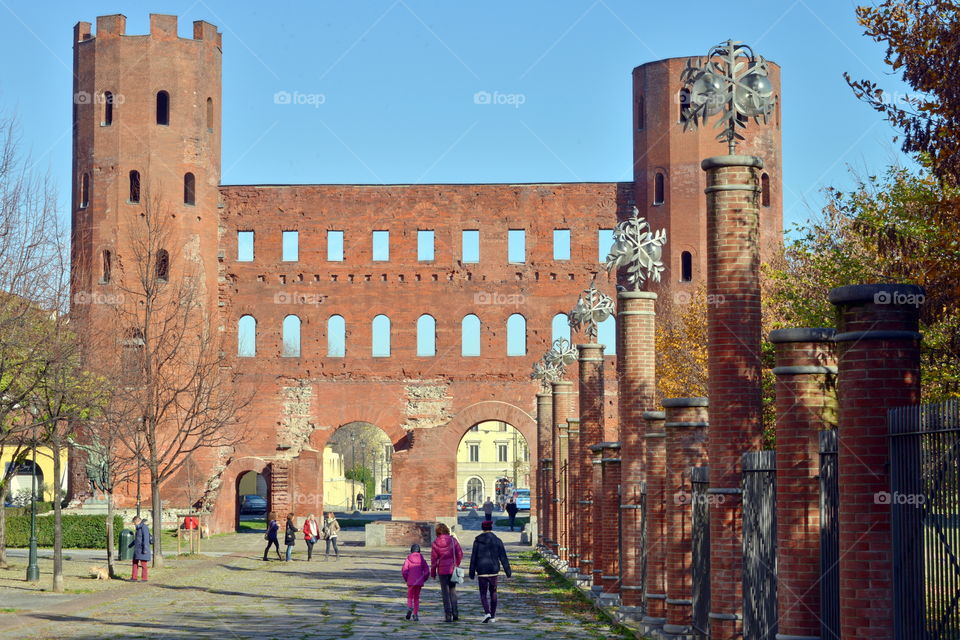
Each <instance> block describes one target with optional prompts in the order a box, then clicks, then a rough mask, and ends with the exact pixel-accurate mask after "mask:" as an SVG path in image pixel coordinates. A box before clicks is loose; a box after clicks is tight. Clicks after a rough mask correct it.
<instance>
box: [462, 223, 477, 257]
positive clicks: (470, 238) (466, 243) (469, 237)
mask: <svg viewBox="0 0 960 640" xmlns="http://www.w3.org/2000/svg"><path fill="white" fill-rule="evenodd" d="M462 260H463V262H464V263H467V262H480V230H479V229H464V231H463V257H462Z"/></svg>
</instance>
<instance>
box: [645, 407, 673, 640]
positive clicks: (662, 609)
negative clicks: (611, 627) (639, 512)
mask: <svg viewBox="0 0 960 640" xmlns="http://www.w3.org/2000/svg"><path fill="white" fill-rule="evenodd" d="M643 419H644V421H645V422H646V433H645V434H644V439H645V440H646V444H647V518H646V520H647V522H646V534H647V545H646V549H645V553H646V561H647V577H646V584H645V585H644V600H645V601H646V605H647V606H646V615H645V616H644V617H643V620H642V624H641V630H642V631H643V632H644V633H653V632H655V631H656V630H658V629H660V628H661V627H662V626H663V623H664V622H666V620H667V618H666V616H667V609H666V606H667V605H666V600H667V542H668V540H667V529H666V507H667V505H666V501H667V496H666V484H665V482H664V478H665V475H666V472H667V446H666V442H667V439H666V435H667V434H666V432H665V431H664V426H663V424H664V420H665V419H666V414H665V413H664V412H663V411H646V412H644V414H643Z"/></svg>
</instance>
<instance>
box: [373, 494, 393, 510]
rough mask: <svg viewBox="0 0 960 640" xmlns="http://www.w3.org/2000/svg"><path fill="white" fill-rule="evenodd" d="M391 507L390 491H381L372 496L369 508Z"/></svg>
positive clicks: (386, 508) (388, 508) (391, 496)
mask: <svg viewBox="0 0 960 640" xmlns="http://www.w3.org/2000/svg"><path fill="white" fill-rule="evenodd" d="M392 507H393V494H391V493H381V494H378V495H376V496H374V498H373V505H372V506H371V508H372V509H373V510H374V511H390V509H391V508H392Z"/></svg>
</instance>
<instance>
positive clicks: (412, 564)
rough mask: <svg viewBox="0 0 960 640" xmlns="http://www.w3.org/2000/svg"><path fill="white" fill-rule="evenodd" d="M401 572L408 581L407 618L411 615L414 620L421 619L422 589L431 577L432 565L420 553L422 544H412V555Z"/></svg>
mask: <svg viewBox="0 0 960 640" xmlns="http://www.w3.org/2000/svg"><path fill="white" fill-rule="evenodd" d="M400 573H401V574H402V575H403V581H404V582H406V583H407V620H409V619H410V617H411V616H412V617H413V619H414V620H420V589H422V588H423V585H424V583H426V581H427V578H429V577H430V565H428V564H427V561H426V559H424V557H423V554H422V553H420V545H418V544H414V545H410V555H408V556H407V559H406V560H404V561H403V569H402V570H401V571H400Z"/></svg>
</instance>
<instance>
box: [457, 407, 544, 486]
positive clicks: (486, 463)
mask: <svg viewBox="0 0 960 640" xmlns="http://www.w3.org/2000/svg"><path fill="white" fill-rule="evenodd" d="M503 478H506V479H507V480H509V481H510V483H512V485H513V488H516V489H526V488H529V487H530V449H529V448H528V446H527V441H526V440H525V439H524V437H523V435H522V434H521V433H520V432H519V431H517V430H516V429H515V428H514V427H513V426H512V425H510V424H507V423H506V422H499V421H489V422H481V423H480V424H477V425H474V426H473V427H471V428H470V430H469V431H467V433H466V434H464V436H463V438H462V439H461V440H460V446H459V448H458V449H457V500H463V501H468V502H476V503H477V505H482V504H483V502H484V501H485V500H486V499H487V498H488V497H489V498H491V499H492V500H493V501H494V502H496V501H497V482H498V481H500V480H501V479H503Z"/></svg>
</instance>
